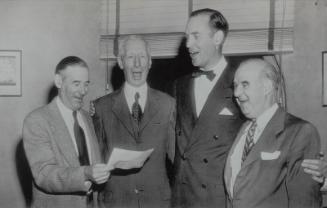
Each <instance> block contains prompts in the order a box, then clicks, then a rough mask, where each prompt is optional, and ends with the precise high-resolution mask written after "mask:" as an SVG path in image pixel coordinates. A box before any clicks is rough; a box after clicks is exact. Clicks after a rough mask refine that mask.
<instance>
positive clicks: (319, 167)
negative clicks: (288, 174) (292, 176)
mask: <svg viewBox="0 0 327 208" xmlns="http://www.w3.org/2000/svg"><path fill="white" fill-rule="evenodd" d="M301 165H302V167H303V168H304V172H306V173H308V174H310V175H311V177H312V179H313V180H315V181H317V182H318V183H324V181H325V177H326V176H327V161H325V160H319V159H315V160H303V162H302V164H301Z"/></svg>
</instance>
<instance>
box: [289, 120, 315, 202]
mask: <svg viewBox="0 0 327 208" xmlns="http://www.w3.org/2000/svg"><path fill="white" fill-rule="evenodd" d="M293 134H294V135H293V136H294V137H295V139H294V141H293V144H292V146H291V148H290V157H289V159H288V173H287V180H286V188H287V193H288V198H289V207H290V208H306V207H311V208H315V207H317V208H318V207H321V194H320V191H319V190H320V185H319V184H318V183H317V182H315V181H314V180H312V178H311V177H310V175H309V174H306V173H305V172H304V171H303V168H301V162H302V161H303V159H314V158H315V157H316V155H317V154H318V153H319V151H320V137H319V134H318V132H317V130H316V128H315V127H314V126H312V125H311V124H309V123H305V124H303V125H302V126H301V127H299V130H297V131H295V132H294V133H293ZM289 138H292V136H289Z"/></svg>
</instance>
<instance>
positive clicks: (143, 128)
mask: <svg viewBox="0 0 327 208" xmlns="http://www.w3.org/2000/svg"><path fill="white" fill-rule="evenodd" d="M94 104H95V115H94V122H95V126H96V132H97V135H98V137H99V139H100V140H101V141H100V142H101V147H102V151H101V152H102V154H103V156H104V159H105V160H106V161H107V160H108V158H109V155H110V154H111V152H112V149H113V148H114V147H119V148H124V149H129V150H146V149H150V148H154V151H153V152H152V154H151V156H150V158H149V159H148V160H147V161H146V162H145V164H144V165H143V167H142V168H140V169H131V170H119V169H115V170H114V171H112V173H111V176H110V178H109V180H108V182H107V184H106V186H105V188H104V191H103V192H102V193H100V199H101V200H102V201H103V205H104V207H167V206H169V204H170V195H171V190H170V187H169V180H168V177H167V170H166V156H167V154H168V155H169V157H170V158H171V159H172V158H173V157H174V149H175V100H174V99H173V98H172V97H170V96H168V95H166V94H164V93H162V92H160V91H157V90H154V89H151V88H149V89H148V97H147V101H146V105H145V108H144V113H143V118H142V121H141V124H140V128H139V135H140V140H141V142H140V143H137V138H136V137H135V135H137V132H135V129H134V128H133V121H132V117H131V113H130V111H129V108H128V106H127V102H126V99H125V95H124V90H123V88H121V89H119V90H117V91H115V92H113V93H111V94H109V95H106V96H104V97H102V98H100V99H98V100H96V101H95V103H94Z"/></svg>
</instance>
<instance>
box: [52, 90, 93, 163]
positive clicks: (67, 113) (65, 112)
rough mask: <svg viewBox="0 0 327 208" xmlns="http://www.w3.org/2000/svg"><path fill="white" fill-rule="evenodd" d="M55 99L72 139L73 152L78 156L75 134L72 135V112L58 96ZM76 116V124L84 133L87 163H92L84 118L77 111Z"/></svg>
mask: <svg viewBox="0 0 327 208" xmlns="http://www.w3.org/2000/svg"><path fill="white" fill-rule="evenodd" d="M55 99H56V102H57V106H58V108H59V111H60V114H61V116H62V118H63V119H64V121H65V124H66V126H67V128H68V131H69V134H70V138H71V139H72V142H73V144H74V147H75V151H76V153H77V155H79V153H78V147H77V144H76V139H75V134H74V117H73V111H72V110H71V109H69V108H68V107H66V106H65V105H64V104H63V102H62V101H61V99H60V98H59V96H57V97H56V98H55ZM76 115H77V121H78V124H79V125H80V127H81V128H82V129H83V131H84V135H85V140H86V146H87V153H88V156H89V161H90V162H91V161H92V158H91V155H92V154H91V148H90V138H89V136H88V135H89V133H90V132H88V128H87V127H86V123H85V120H84V119H85V118H83V115H82V114H81V113H80V112H79V111H77V114H76Z"/></svg>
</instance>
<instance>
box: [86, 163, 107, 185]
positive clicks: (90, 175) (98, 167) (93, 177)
mask: <svg viewBox="0 0 327 208" xmlns="http://www.w3.org/2000/svg"><path fill="white" fill-rule="evenodd" d="M111 170H112V168H111V167H108V166H107V165H106V164H95V165H91V166H86V167H85V169H84V174H85V177H86V179H87V180H90V181H92V182H94V183H96V184H102V183H105V182H106V181H107V180H108V178H109V176H110V171H111Z"/></svg>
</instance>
